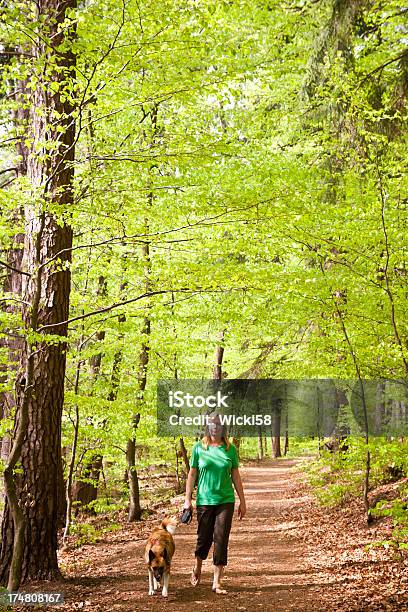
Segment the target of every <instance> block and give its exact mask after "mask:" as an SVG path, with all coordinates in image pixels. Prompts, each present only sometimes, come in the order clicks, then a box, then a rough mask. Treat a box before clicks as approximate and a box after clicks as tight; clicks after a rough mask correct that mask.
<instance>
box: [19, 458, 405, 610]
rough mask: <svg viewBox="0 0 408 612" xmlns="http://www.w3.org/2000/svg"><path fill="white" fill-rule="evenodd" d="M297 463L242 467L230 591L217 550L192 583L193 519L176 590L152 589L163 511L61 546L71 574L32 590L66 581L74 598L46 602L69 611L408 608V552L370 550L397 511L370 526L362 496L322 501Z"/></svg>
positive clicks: (175, 506)
mask: <svg viewBox="0 0 408 612" xmlns="http://www.w3.org/2000/svg"><path fill="white" fill-rule="evenodd" d="M298 463H299V462H298V461H297V460H288V459H283V460H276V461H265V462H262V463H260V464H255V463H253V464H248V465H246V466H245V467H243V468H242V469H241V473H242V476H243V481H244V488H245V493H246V498H247V506H248V513H247V516H246V517H245V518H244V520H242V521H239V520H238V519H237V518H236V517H235V518H234V521H233V526H232V531H231V537H230V547H229V563H228V567H227V571H226V576H225V580H224V587H225V588H226V589H227V590H228V594H226V595H216V594H214V593H213V592H212V591H211V583H212V582H211V579H212V574H211V561H210V558H209V559H208V560H207V561H205V562H204V564H203V574H202V579H201V583H200V584H199V585H198V586H197V587H195V588H193V587H192V586H191V585H190V572H191V569H192V566H193V555H194V546H195V532H196V521H195V519H193V522H192V523H191V525H189V526H185V525H180V527H179V528H178V530H177V533H176V536H175V541H176V553H175V556H174V558H173V564H172V572H171V580H170V589H169V597H168V599H167V600H166V599H164V598H162V597H161V595H156V596H154V597H149V596H148V594H147V587H148V579H147V571H146V567H145V563H144V559H143V553H144V545H145V540H146V538H147V536H148V533H149V532H150V530H151V528H152V527H153V526H156V525H157V524H158V522H159V521H160V519H161V512H160V511H158V513H157V514H156V515H155V516H152V517H150V518H149V519H148V520H146V521H143V522H141V523H137V524H130V525H129V524H126V523H125V522H123V524H122V525H121V527H120V529H118V530H117V531H114V532H110V533H106V534H105V535H103V537H102V539H101V540H100V541H99V542H97V543H95V544H86V545H83V546H82V547H80V548H75V549H71V550H65V551H63V552H61V553H60V564H61V567H62V570H63V573H64V575H65V581H64V582H63V583H60V584H56V583H52V588H50V584H48V585H46V586H45V585H44V583H42V584H41V585H39V584H35V585H26V586H25V588H24V590H25V591H28V590H33V591H34V590H35V591H37V590H40V589H41V590H43V591H48V592H50V591H54V592H55V591H56V590H61V591H63V592H64V595H65V604H64V605H61V606H53V607H47V608H45V607H41V610H45V609H47V610H54V611H55V610H59V611H70V612H71V611H73V610H81V609H82V610H85V611H88V610H89V611H90V612H106V611H109V612H114V611H118V612H134V611H136V610H153V609H154V610H159V611H160V610H170V611H177V612H178V611H186V612H187V610H191V609H200V610H210V611H216V610H217V611H219V610H234V611H245V610H248V611H249V610H251V611H253V610H258V609H259V610H262V611H263V610H274V611H282V612H283V611H288V610H299V611H308V610H321V611H323V610H334V611H337V610H342V611H344V612H348V611H357V610H358V611H362V610H364V611H365V610H370V611H377V610H403V609H407V610H408V575H407V574H408V572H407V571H406V570H407V565H408V563H407V561H408V557H407V555H406V554H405V556H404V557H402V558H401V556H397V557H395V554H396V553H395V551H392V550H390V549H388V550H384V548H372V549H366V546H367V544H369V543H371V542H373V541H375V540H383V539H386V538H388V537H389V536H390V530H391V525H390V523H389V520H388V519H378V520H376V521H375V522H374V523H373V524H372V525H370V526H367V524H366V521H365V519H364V512H363V508H362V505H361V502H360V501H358V500H356V501H352V502H350V503H348V504H347V505H344V506H342V507H339V508H336V509H327V508H321V507H320V506H318V504H316V502H315V501H314V499H313V498H312V496H311V494H310V492H309V489H308V487H307V486H306V485H305V484H304V483H303V482H302V478H301V475H300V474H299V471H298V469H297V468H298ZM181 505H182V497H181V496H179V497H178V498H175V499H174V500H173V503H171V504H169V506H168V507H167V508H166V509H164V512H167V513H169V514H172V513H173V514H174V513H175V512H176V510H179V509H180V508H181ZM405 552H406V551H405ZM210 555H211V553H210ZM22 609H23V608H22V607H21V606H16V607H13V610H22ZM25 609H26V610H27V608H25ZM31 609H33V608H32V607H31Z"/></svg>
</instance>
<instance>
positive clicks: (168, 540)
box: [145, 517, 178, 597]
mask: <svg viewBox="0 0 408 612" xmlns="http://www.w3.org/2000/svg"><path fill="white" fill-rule="evenodd" d="M177 525H178V519H177V518H176V517H166V518H165V519H163V521H162V524H161V527H156V528H155V529H153V531H152V533H151V534H150V536H149V538H148V540H147V542H146V548H145V560H146V563H147V567H148V570H149V595H154V594H155V592H156V591H157V589H158V588H159V585H162V595H163V597H167V596H168V592H169V580H170V567H171V560H172V557H173V555H174V551H175V549H176V546H175V544H174V540H173V535H174V533H175V531H176V528H177Z"/></svg>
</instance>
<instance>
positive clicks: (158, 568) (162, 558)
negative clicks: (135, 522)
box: [149, 548, 169, 582]
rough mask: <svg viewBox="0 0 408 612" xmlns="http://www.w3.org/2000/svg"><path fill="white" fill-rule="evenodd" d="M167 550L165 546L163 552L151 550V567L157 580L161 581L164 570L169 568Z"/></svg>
mask: <svg viewBox="0 0 408 612" xmlns="http://www.w3.org/2000/svg"><path fill="white" fill-rule="evenodd" d="M168 566H169V563H168V556H167V550H166V549H165V548H163V550H162V551H161V552H158V553H155V552H154V551H153V550H151V549H150V550H149V567H150V568H151V570H152V572H153V575H154V577H155V578H156V580H157V582H161V579H162V578H163V574H164V572H165V571H166V570H167V569H168Z"/></svg>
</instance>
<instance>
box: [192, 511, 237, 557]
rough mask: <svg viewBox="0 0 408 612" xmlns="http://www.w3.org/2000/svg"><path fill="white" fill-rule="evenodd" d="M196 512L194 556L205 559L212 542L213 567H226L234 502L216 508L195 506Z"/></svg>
mask: <svg viewBox="0 0 408 612" xmlns="http://www.w3.org/2000/svg"><path fill="white" fill-rule="evenodd" d="M196 510H197V520H198V527H197V547H196V550H195V556H196V557H200V559H206V558H207V557H208V553H209V550H210V548H211V544H212V543H213V542H214V552H213V563H214V565H227V556H228V540H229V534H230V531H231V523H232V517H233V515H234V502H231V503H227V504H218V505H216V506H197V508H196Z"/></svg>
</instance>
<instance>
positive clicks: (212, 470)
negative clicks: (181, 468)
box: [190, 442, 238, 506]
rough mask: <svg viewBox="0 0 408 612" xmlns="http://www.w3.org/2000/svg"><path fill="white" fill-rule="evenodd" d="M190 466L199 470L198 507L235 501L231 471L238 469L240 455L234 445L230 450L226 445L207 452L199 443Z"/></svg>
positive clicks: (194, 449) (210, 448)
mask: <svg viewBox="0 0 408 612" xmlns="http://www.w3.org/2000/svg"><path fill="white" fill-rule="evenodd" d="M190 464H191V467H193V468H196V470H198V486H197V498H196V504H197V506H215V505H217V504H226V503H228V502H234V501H235V494H234V488H233V484H232V479H231V470H232V468H237V467H238V454H237V449H236V448H235V446H234V445H233V444H230V447H229V449H228V450H227V447H226V446H225V444H222V445H221V446H208V448H207V450H205V449H204V448H203V447H202V445H201V442H197V443H196V444H195V445H194V448H193V452H192V455H191V461H190Z"/></svg>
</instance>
